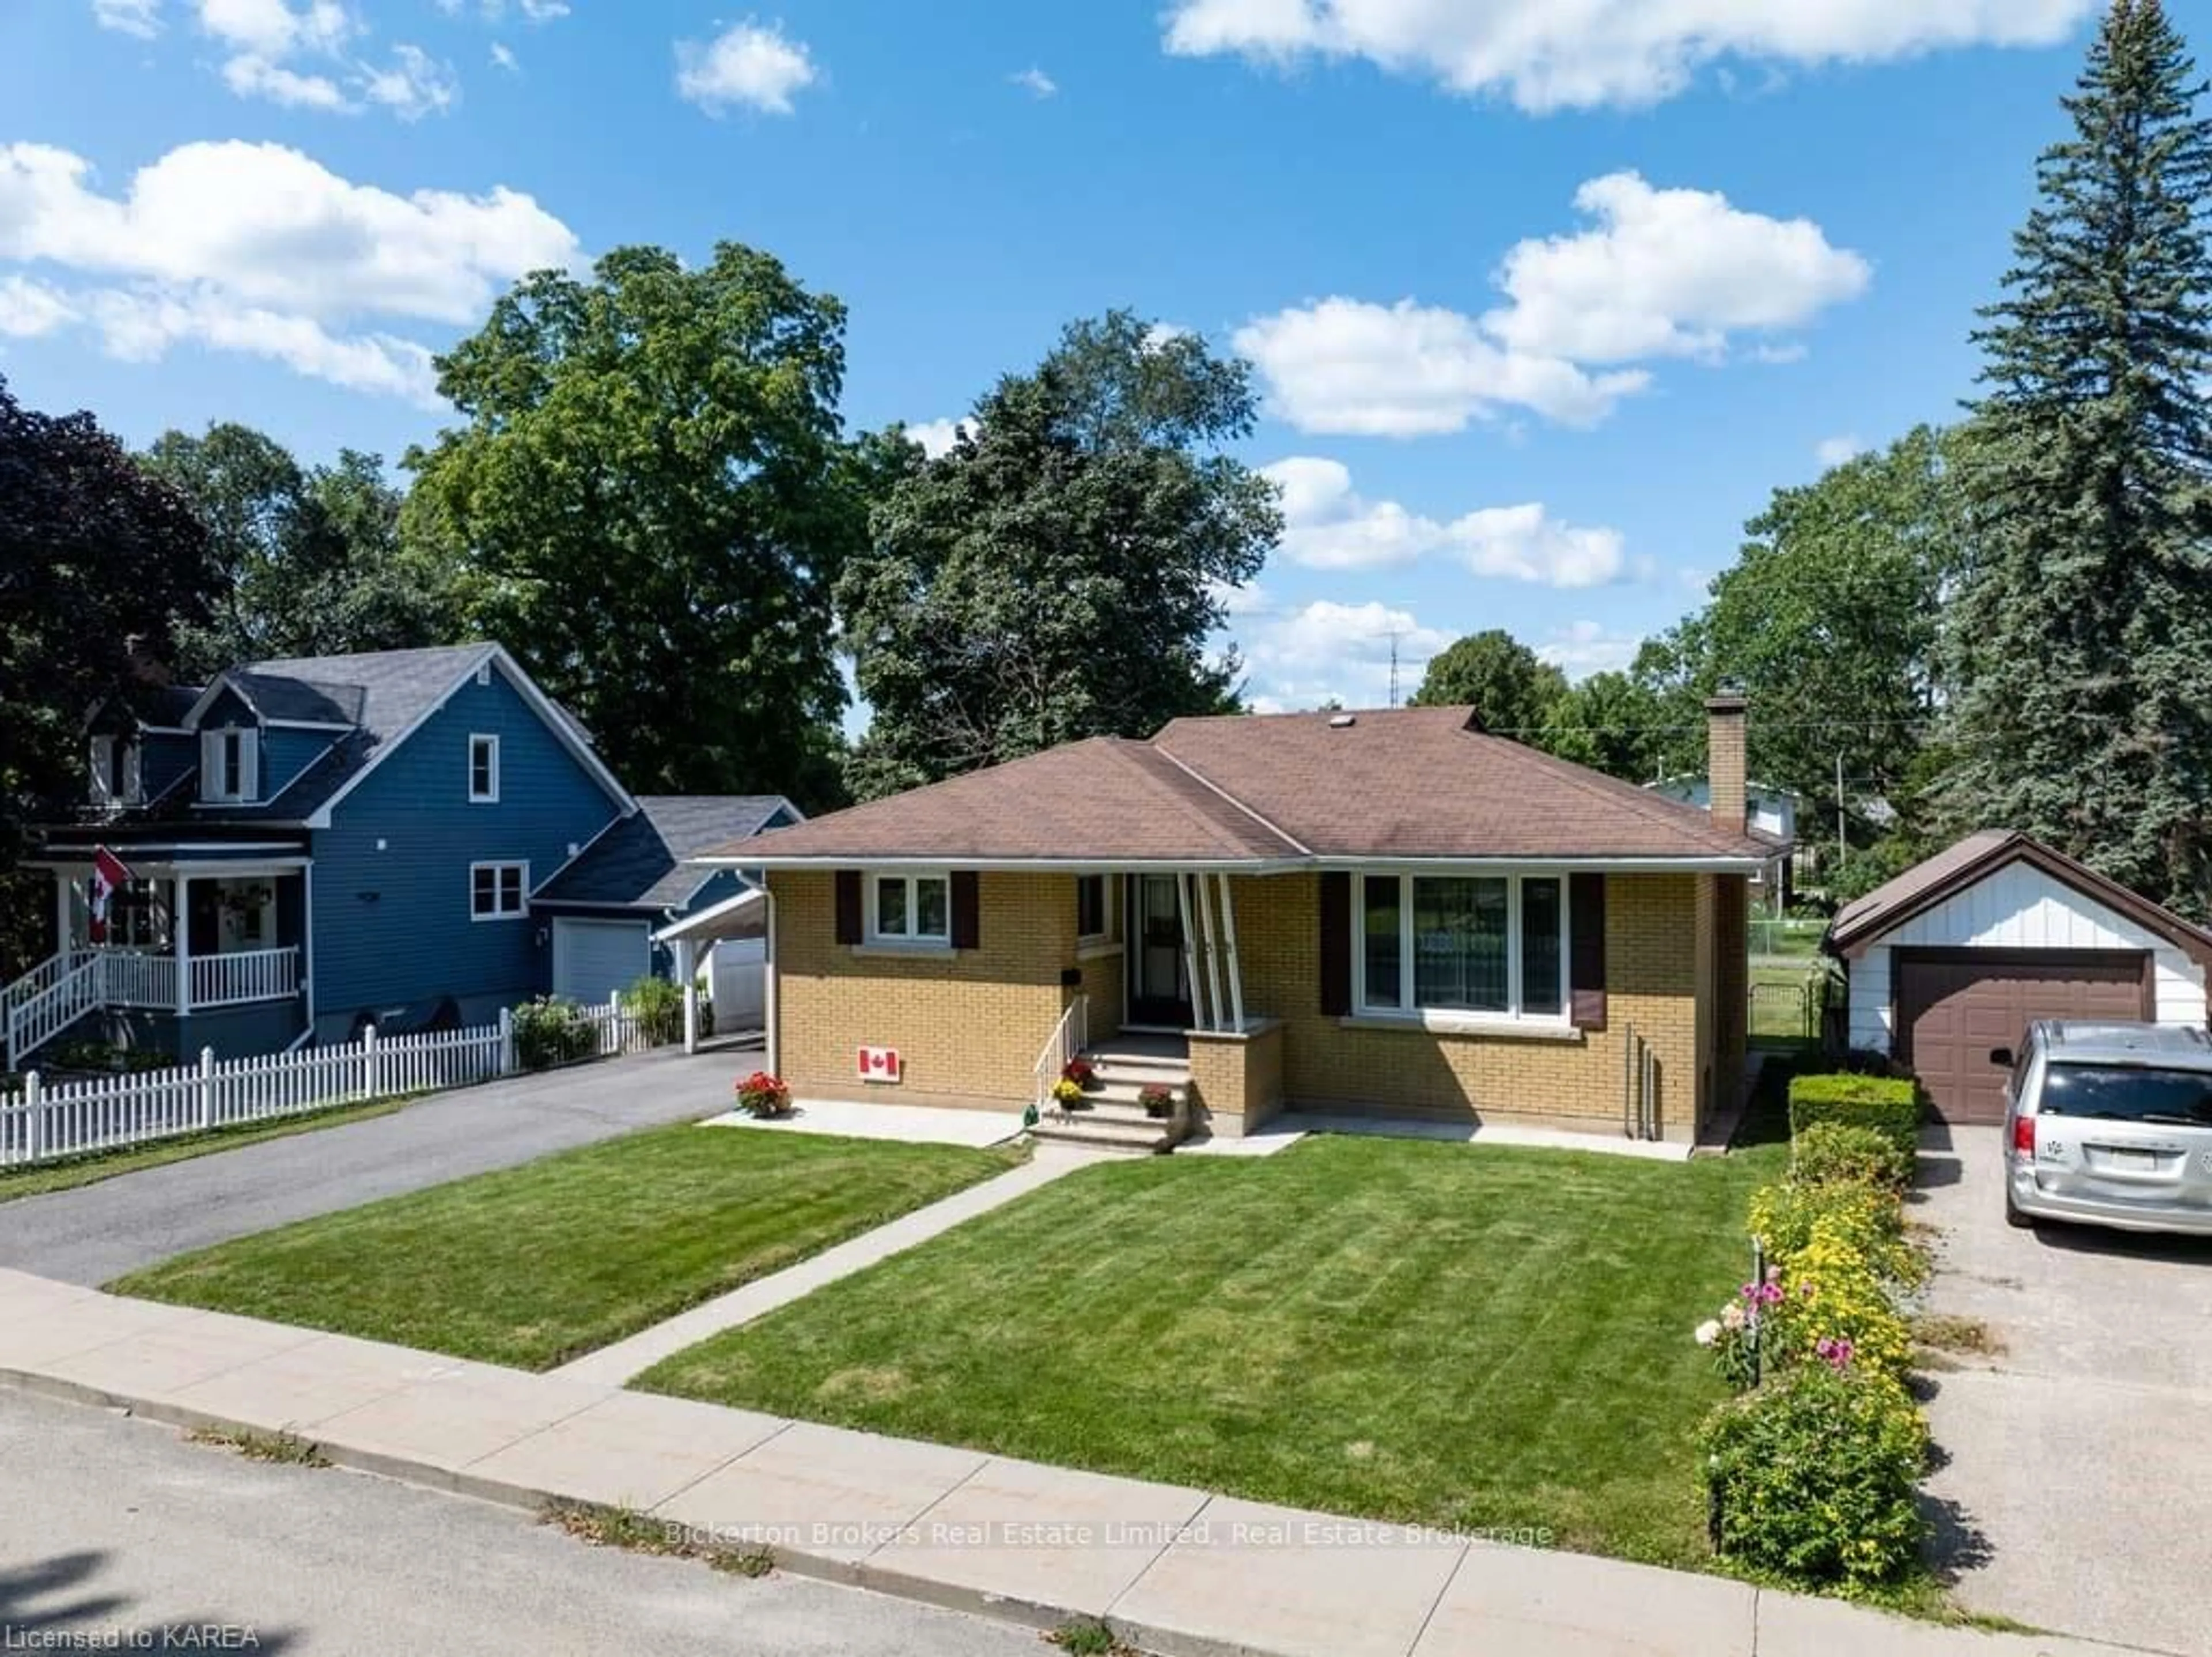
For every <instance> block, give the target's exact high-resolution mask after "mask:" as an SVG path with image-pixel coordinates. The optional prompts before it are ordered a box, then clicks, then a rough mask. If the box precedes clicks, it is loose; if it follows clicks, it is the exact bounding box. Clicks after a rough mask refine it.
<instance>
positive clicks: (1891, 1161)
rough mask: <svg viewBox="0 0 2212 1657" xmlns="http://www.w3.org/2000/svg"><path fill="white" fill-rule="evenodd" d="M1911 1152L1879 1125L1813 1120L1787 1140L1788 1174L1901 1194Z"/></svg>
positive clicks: (1801, 1181) (1806, 1181)
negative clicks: (1870, 1125) (1868, 1186)
mask: <svg viewBox="0 0 2212 1657" xmlns="http://www.w3.org/2000/svg"><path fill="white" fill-rule="evenodd" d="M1912 1169H1913V1155H1912V1153H1911V1151H1909V1150H1906V1149H1905V1148H1903V1147H1901V1146H1899V1144H1898V1143H1897V1142H1896V1141H1895V1140H1893V1139H1892V1138H1891V1137H1890V1136H1888V1135H1887V1134H1885V1133H1883V1132H1881V1130H1879V1129H1876V1128H1869V1127H1865V1126H1863V1125H1862V1124H1858V1123H1856V1122H1815V1123H1814V1124H1812V1125H1811V1126H1810V1127H1808V1128H1807V1129H1806V1130H1804V1131H1803V1132H1802V1133H1801V1134H1799V1135H1798V1136H1796V1139H1794V1140H1793V1141H1791V1142H1790V1179H1792V1180H1794V1181H1795V1182H1796V1183H1797V1184H1798V1185H1872V1186H1874V1187H1875V1188H1876V1189H1878V1190H1881V1191H1894V1192H1897V1193H1898V1194H1899V1195H1900V1196H1901V1195H1903V1193H1904V1192H1905V1190H1906V1188H1907V1187H1909V1186H1910V1185H1911V1184H1912Z"/></svg>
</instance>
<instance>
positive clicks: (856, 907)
mask: <svg viewBox="0 0 2212 1657" xmlns="http://www.w3.org/2000/svg"><path fill="white" fill-rule="evenodd" d="M837 941H838V942H839V943H858V942H860V870H859V869H857V868H841V869H839V870H838V871H837Z"/></svg>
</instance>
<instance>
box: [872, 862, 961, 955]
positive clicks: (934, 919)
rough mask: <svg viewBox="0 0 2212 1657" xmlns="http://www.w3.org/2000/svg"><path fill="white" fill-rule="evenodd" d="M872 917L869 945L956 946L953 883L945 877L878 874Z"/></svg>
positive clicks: (940, 875) (939, 875)
mask: <svg viewBox="0 0 2212 1657" xmlns="http://www.w3.org/2000/svg"><path fill="white" fill-rule="evenodd" d="M875 899H876V900H875V903H874V904H873V905H872V906H871V908H870V911H869V914H868V932H869V941H871V942H874V943H890V944H941V945H945V946H946V947H950V946H951V942H952V882H951V879H950V878H949V877H947V876H945V875H943V874H878V875H877V876H876V877H875Z"/></svg>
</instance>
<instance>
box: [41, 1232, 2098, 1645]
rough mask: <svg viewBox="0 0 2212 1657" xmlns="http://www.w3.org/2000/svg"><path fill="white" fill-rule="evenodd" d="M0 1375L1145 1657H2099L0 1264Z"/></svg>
mask: <svg viewBox="0 0 2212 1657" xmlns="http://www.w3.org/2000/svg"><path fill="white" fill-rule="evenodd" d="M0 1381H5V1382H9V1383H12V1384H14V1385H17V1386H24V1387H27V1388H31V1389H33V1390H37V1391H41V1392H48V1393H52V1394H55V1395H58V1396H62V1397H66V1398H76V1399H80V1400H84V1401H88V1402H92V1403H97V1404H109V1405H118V1406H122V1407H125V1408H128V1409H131V1410H134V1411H136V1412H137V1413H139V1414H141V1415H144V1416H151V1417H153V1418H155V1419H158V1420H162V1421H167V1422H175V1423H177V1424H179V1425H184V1426H217V1427H224V1428H230V1429H241V1428H242V1429H252V1430H254V1431H258V1432H264V1433H267V1432H275V1431H279V1430H285V1431H291V1432H295V1433H297V1434H299V1435H301V1436H303V1437H306V1438H308V1439H311V1440H313V1441H314V1442H315V1443H316V1444H317V1445H318V1446H319V1447H320V1448H321V1450H322V1452H323V1453H324V1454H325V1455H326V1456H328V1457H329V1458H331V1459H332V1460H334V1461H337V1462H338V1463H340V1464H342V1465H349V1466H352V1467H356V1468H360V1469H362V1470H364V1471H370V1472H377V1473H383V1474H386V1475H388V1476H391V1477H398V1478H402V1479H406V1480H409V1481H410V1482H413V1483H422V1484H428V1485H432V1486H435V1487H437V1488H440V1489H449V1490H454V1491H458V1492H460V1493H462V1494H464V1495H469V1496H477V1497H480V1498H483V1499H486V1500H489V1501H494V1502H506V1503H509V1504H513V1505H517V1506H524V1507H531V1506H536V1505H538V1504H539V1503H541V1502H544V1500H546V1499H547V1498H549V1497H554V1496H559V1497H563V1498H568V1499H570V1500H576V1501H585V1502H607V1503H620V1504H623V1505H626V1506H629V1507H633V1508H639V1509H641V1510H645V1511H648V1512H650V1513H652V1514H654V1515H655V1516H656V1517H658V1518H659V1519H662V1520H665V1521H666V1522H668V1523H669V1524H671V1525H674V1526H683V1527H685V1528H687V1529H689V1530H690V1531H691V1532H695V1533H696V1534H697V1535H698V1536H700V1537H702V1538H716V1539H719V1540H720V1541H721V1542H723V1543H725V1544H727V1545H731V1546H742V1545H747V1544H758V1545H765V1546H767V1547H768V1548H769V1549H770V1550H772V1551H773V1553H774V1556H775V1561H776V1563H777V1564H778V1565H779V1566H780V1567H781V1568H782V1569H786V1570H788V1571H791V1572H793V1573H794V1574H797V1575H812V1576H817V1577H824V1578H830V1579H835V1580H837V1581H847V1582H852V1583H856V1584H858V1585H860V1586H862V1587H872V1588H876V1589H878V1590H881V1591H883V1592H885V1593H895V1594H900V1595H903V1596H905V1597H908V1598H912V1599H923V1600H927V1601H930V1602H932V1603H935V1604H939V1605H950V1606H952V1607H955V1608H957V1609H963V1610H970V1611H981V1612H984V1613H986V1614H990V1615H996V1616H1000V1617H1007V1618H1010V1619H1012V1620H1016V1621H1020V1622H1026V1623H1033V1624H1036V1625H1037V1626H1040V1627H1050V1626H1054V1625H1056V1624H1057V1623H1060V1622H1062V1621H1064V1620H1066V1619H1067V1618H1068V1617H1074V1616H1090V1617H1104V1618H1105V1619H1106V1620H1107V1621H1108V1622H1109V1623H1111V1624H1112V1625H1113V1626H1114V1628H1115V1630H1117V1631H1118V1632H1119V1633H1120V1634H1121V1636H1122V1637H1123V1638H1124V1639H1126V1640H1127V1641H1128V1642H1131V1643H1132V1644H1134V1645H1137V1646H1139V1647H1141V1648H1145V1649H1146V1650H1149V1651H1153V1652H1158V1653H1162V1654H1165V1657H1225V1654H1231V1653H1234V1654H1239V1657H1498V1654H1501V1653H1507V1654H1520V1653H1524V1652H1526V1653H1536V1652H1541V1653H1544V1654H1546V1657H1630V1654H1635V1657H1829V1654H1833V1653H1836V1652H1843V1651H1848V1652H1850V1653H1852V1654H1853V1657H1969V1654H1972V1657H2098V1654H2100V1653H2102V1654H2104V1657H2112V1653H2113V1652H2114V1651H2115V1650H2116V1649H2117V1648H2113V1647H2109V1646H2088V1645H2083V1644H2081V1643H2079V1642H2070V1641H2066V1640H2060V1639H2046V1638H2039V1637H2024V1636H1992V1635H1983V1634H1979V1633H1975V1632H1972V1631H1970V1630H1954V1629H1937V1628H1933V1627H1929V1626H1927V1625H1923V1624H1918V1623H1905V1622H1900V1621H1897V1620H1894V1619H1892V1618H1889V1617H1883V1616H1881V1614H1879V1613H1876V1612H1873V1611H1863V1610H1860V1609H1858V1608H1857V1607H1853V1606H1848V1605H1839V1604H1836V1603H1834V1602H1832V1601H1827V1600H1817V1599H1802V1598H1800V1597H1797V1596H1795V1595H1790V1594H1780V1593H1765V1592H1762V1591H1760V1590H1758V1589H1755V1588H1753V1587H1749V1586H1747V1585H1746V1584H1744V1583H1741V1582H1734V1581H1724V1580H1723V1579H1721V1578H1718V1577H1710V1576H1699V1575H1686V1574H1680V1573H1675V1572H1669V1571H1662V1570H1655V1569H1650V1568H1649V1567H1645V1566H1641V1565H1631V1564H1626V1563H1620V1562H1619V1561H1616V1560H1604V1559H1594V1558H1589V1557H1585V1556H1579V1555H1573V1554H1563V1553H1553V1552H1548V1551H1546V1550H1541V1549H1532V1548H1520V1547H1514V1546H1510V1545H1506V1544H1501V1543H1498V1542H1496V1541H1493V1540H1490V1539H1486V1538H1466V1537H1457V1536H1446V1535H1439V1534H1435V1533H1431V1532H1410V1531H1407V1530H1405V1529H1403V1528H1401V1527H1398V1526H1382V1525H1372V1524H1365V1523H1362V1522H1359V1521H1355V1520H1342V1519H1334V1518H1331V1517H1329V1516H1328V1515H1327V1514H1312V1513H1301V1512H1297V1511H1294V1510H1291V1509H1289V1508H1270V1507H1264V1506H1261V1505H1260V1504H1257V1503H1254V1502H1240V1501H1234V1500H1231V1499H1230V1498H1228V1497H1225V1496H1209V1495H1207V1494H1206V1492H1204V1491H1202V1490H1192V1489H1178V1488H1176V1487H1175V1486H1171V1485H1163V1484H1147V1483H1139V1482H1138V1481H1136V1480H1133V1479H1124V1478H1108V1477H1101V1476H1099V1475H1097V1474H1093V1473H1081V1472H1072V1471H1065V1470H1062V1469H1060V1468H1054V1467H1047V1466H1042V1465H1038V1464H1036V1463H1035V1462H1027V1461H1016V1460H1012V1459H1009V1458H1006V1457H1002V1456H992V1455H987V1454H984V1453H981V1452H979V1451H974V1450H962V1449H954V1448H951V1447H946V1446H943V1445H935V1444H920V1443H915V1442H911V1441H906V1440H902V1439H890V1438H883V1437H878V1436H877V1435H872V1434H866V1433H854V1432H847V1431H844V1430H842V1429H837V1428H831V1427H820V1426H815V1425H811V1424H808V1423H805V1422H790V1421H785V1420H781V1419H779V1418H777V1417H775V1416H763V1415H755V1414H752V1413H750V1412H748V1411H745V1410H723V1409H718V1408H715V1407H713V1406H711V1405H707V1404H692V1403H688V1402H685V1401H683V1400H680V1399H675V1398H653V1397H648V1396H646V1395H644V1394H641V1393H634V1392H621V1391H619V1390H617V1389H616V1388H613V1387H610V1386H589V1385H586V1384H584V1383H581V1382H579V1381H575V1380H566V1379H563V1378H562V1377H560V1376H557V1375H532V1374H523V1373H521V1372H520V1371H518V1370H511V1369H500V1368H494V1367H492V1366H491V1365H489V1364H481V1363H470V1362H462V1361H459V1360H456V1359H452V1358H443V1357H438V1356H435V1355H432V1354H429V1353H423V1352H414V1351H410V1350H408V1349H405V1348H403V1347H393V1346H384V1345H380V1344H378V1343H374V1342H370V1341H360V1340H355V1339H352V1338H350V1337H345V1336H340V1335H323V1334H317V1333H314V1332H313V1331H308V1330H304V1329H292V1328H288V1327H285V1326H283V1325H276V1324H268V1323H261V1322H257V1321H255V1320H253V1319H245V1318H234V1317H230V1316H228V1315H226V1314H224V1313H215V1312H196V1311H192V1310H190V1309H188V1308H185V1307H167V1306H159V1305H155V1304H154V1303H152V1302H149V1301H129V1300H123V1299H118V1298H117V1297H114V1296H111V1295H100V1294H98V1293H95V1292H94V1291H92V1290H88V1289H84V1288H76V1287H73V1286H71V1285H68V1284H64V1283H57V1282H48V1281H46V1280H44V1279H41V1278H37V1277H31V1276H24V1275H22V1274H21V1273H16V1272H9V1271H5V1270H0Z"/></svg>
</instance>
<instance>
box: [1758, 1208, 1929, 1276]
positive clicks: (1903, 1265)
mask: <svg viewBox="0 0 2212 1657" xmlns="http://www.w3.org/2000/svg"><path fill="white" fill-rule="evenodd" d="M1751 1234H1752V1235H1753V1237H1755V1238H1757V1239H1758V1240H1759V1246H1760V1247H1761V1248H1762V1249H1764V1250H1765V1251H1766V1258H1768V1259H1769V1260H1771V1262H1773V1263H1774V1264H1776V1265H1778V1266H1783V1267H1785V1268H1786V1267H1787V1266H1788V1265H1789V1264H1790V1262H1791V1261H1792V1260H1794V1259H1796V1258H1797V1257H1798V1256H1799V1255H1801V1254H1802V1253H1803V1252H1805V1251H1806V1250H1807V1249H1808V1248H1810V1247H1811V1246H1813V1241H1814V1238H1815V1236H1819V1237H1823V1238H1826V1239H1827V1240H1829V1241H1830V1242H1831V1243H1832V1244H1834V1245H1838V1246H1842V1247H1844V1248H1847V1249H1849V1250H1850V1252H1852V1253H1854V1254H1857V1256H1859V1257H1860V1258H1862V1259H1863V1260H1864V1261H1865V1262H1866V1263H1867V1269H1868V1270H1869V1271H1871V1272H1872V1273H1873V1274H1874V1275H1875V1276H1876V1277H1879V1278H1881V1280H1882V1281H1883V1282H1891V1283H1895V1284H1898V1285H1899V1286H1900V1287H1905V1288H1911V1286H1913V1285H1914V1284H1917V1283H1918V1282H1921V1281H1922V1280H1923V1278H1924V1277H1925V1276H1927V1271H1928V1266H1927V1262H1926V1260H1925V1259H1924V1258H1923V1257H1922V1256H1921V1253H1920V1252H1919V1251H1918V1250H1917V1249H1916V1248H1914V1247H1913V1246H1911V1244H1910V1243H1908V1242H1906V1241H1905V1209H1904V1205H1903V1204H1902V1203H1899V1201H1898V1200H1897V1196H1896V1193H1895V1192H1893V1191H1883V1190H1881V1188H1879V1187H1878V1186H1874V1185H1851V1184H1845V1183H1841V1182H1837V1181H1830V1182H1828V1183H1826V1184H1821V1185H1811V1184H1802V1183H1799V1182H1796V1181H1791V1182H1790V1183H1788V1184H1784V1185H1762V1186H1761V1187H1760V1188H1759V1190H1757V1191H1753V1193H1752V1195H1751Z"/></svg>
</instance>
